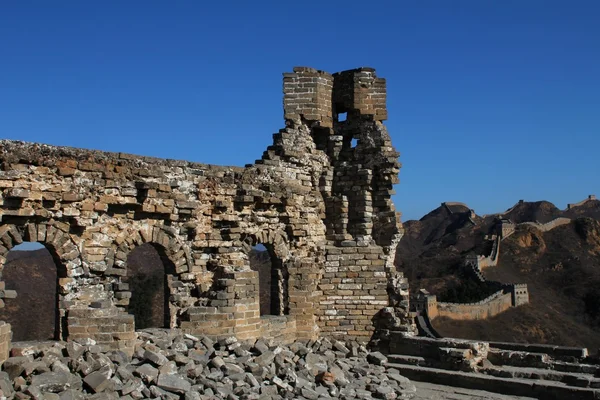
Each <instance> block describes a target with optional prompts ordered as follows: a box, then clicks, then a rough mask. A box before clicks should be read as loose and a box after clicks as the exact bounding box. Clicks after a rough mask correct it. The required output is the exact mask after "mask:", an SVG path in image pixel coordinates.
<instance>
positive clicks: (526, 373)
mask: <svg viewBox="0 0 600 400" xmlns="http://www.w3.org/2000/svg"><path fill="white" fill-rule="evenodd" d="M479 371H480V372H482V373H484V374H488V375H493V376H497V377H501V378H518V379H534V380H544V381H556V382H562V383H564V384H565V385H568V386H577V387H591V388H594V389H598V388H600V379H599V378H595V377H594V376H593V375H590V374H584V373H571V372H562V371H555V370H550V369H543V368H523V367H512V366H502V367H497V366H491V367H486V368H482V369H480V370H479Z"/></svg>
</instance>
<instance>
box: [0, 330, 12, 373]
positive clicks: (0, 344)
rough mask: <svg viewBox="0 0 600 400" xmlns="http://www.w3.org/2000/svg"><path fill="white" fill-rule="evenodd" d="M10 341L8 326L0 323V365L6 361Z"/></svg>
mask: <svg viewBox="0 0 600 400" xmlns="http://www.w3.org/2000/svg"><path fill="white" fill-rule="evenodd" d="M10 339H11V332H10V324H7V323H6V322H3V321H0V364H2V363H3V362H4V361H6V359H7V358H8V356H9V352H10Z"/></svg>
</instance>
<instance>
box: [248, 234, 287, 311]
mask: <svg viewBox="0 0 600 400" xmlns="http://www.w3.org/2000/svg"><path fill="white" fill-rule="evenodd" d="M258 244H262V245H264V246H265V247H266V248H267V251H268V252H269V256H270V258H271V271H270V273H271V276H270V278H271V279H270V288H269V290H270V306H269V308H270V311H269V315H288V314H289V312H290V301H289V271H288V267H289V265H288V264H289V263H290V262H291V253H290V249H289V247H288V245H287V239H286V236H285V235H284V234H283V233H282V232H280V231H275V230H268V231H261V232H257V233H253V234H247V235H245V236H244V237H243V239H242V247H243V249H244V252H245V253H246V254H249V253H250V251H251V250H252V248H253V247H254V246H256V245H258Z"/></svg>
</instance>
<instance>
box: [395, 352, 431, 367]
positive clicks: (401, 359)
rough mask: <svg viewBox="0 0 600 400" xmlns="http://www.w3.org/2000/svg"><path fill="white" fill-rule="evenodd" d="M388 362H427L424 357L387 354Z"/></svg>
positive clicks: (413, 363) (409, 363)
mask: <svg viewBox="0 0 600 400" xmlns="http://www.w3.org/2000/svg"><path fill="white" fill-rule="evenodd" d="M386 357H387V358H388V362H391V363H396V364H408V365H419V366H425V365H427V362H426V361H425V359H424V358H423V357H417V356H404V355H401V354H387V355H386Z"/></svg>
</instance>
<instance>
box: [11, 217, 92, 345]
mask: <svg viewBox="0 0 600 400" xmlns="http://www.w3.org/2000/svg"><path fill="white" fill-rule="evenodd" d="M23 242H38V243H40V244H42V245H44V247H45V248H46V249H47V250H48V251H49V252H50V254H51V256H52V258H53V260H54V264H55V266H56V268H57V276H58V280H57V282H54V283H52V284H53V285H56V291H57V297H58V298H57V299H56V304H55V306H56V308H57V321H56V325H55V339H62V340H66V339H67V336H68V323H67V312H68V307H67V304H68V301H65V302H63V301H59V299H61V298H62V297H61V296H63V295H65V294H68V293H72V292H73V289H74V288H75V287H76V286H77V282H76V277H78V276H80V275H83V274H84V270H83V268H82V260H81V254H80V251H79V248H78V247H77V245H76V243H75V242H74V241H73V238H72V237H71V235H70V233H69V226H68V225H66V224H62V223H58V222H54V223H52V222H51V223H33V222H29V223H24V224H22V225H21V224H6V225H2V226H0V243H1V245H0V282H2V284H4V280H2V272H3V270H4V265H5V263H6V256H7V255H8V252H9V251H10V250H11V249H12V248H13V247H15V246H17V245H19V244H21V243H23ZM49 284H50V283H49ZM5 289H6V290H3V291H0V293H1V296H2V298H3V299H5V300H6V301H18V298H17V299H13V298H14V297H15V295H16V296H18V293H13V292H12V291H11V290H10V289H11V288H10V287H8V288H5ZM6 297H12V298H11V299H6ZM0 307H4V301H2V303H0Z"/></svg>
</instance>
